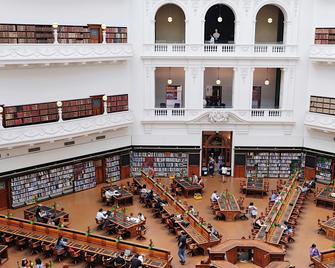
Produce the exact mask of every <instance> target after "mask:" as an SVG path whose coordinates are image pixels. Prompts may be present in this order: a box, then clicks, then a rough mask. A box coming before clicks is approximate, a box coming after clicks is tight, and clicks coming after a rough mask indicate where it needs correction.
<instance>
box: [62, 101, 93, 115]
mask: <svg viewBox="0 0 335 268" xmlns="http://www.w3.org/2000/svg"><path fill="white" fill-rule="evenodd" d="M62 109H63V114H62V116H63V119H64V120H69V119H75V118H81V117H88V116H92V115H93V106H92V99H91V98H87V99H78V100H67V101H63V107H62Z"/></svg>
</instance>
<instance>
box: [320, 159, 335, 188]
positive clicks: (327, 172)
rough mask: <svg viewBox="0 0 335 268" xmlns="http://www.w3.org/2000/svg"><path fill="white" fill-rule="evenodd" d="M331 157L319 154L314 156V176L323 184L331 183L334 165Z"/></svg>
mask: <svg viewBox="0 0 335 268" xmlns="http://www.w3.org/2000/svg"><path fill="white" fill-rule="evenodd" d="M332 162H333V161H332V159H331V158H327V157H322V156H319V157H317V158H316V166H315V178H316V180H317V182H319V183H323V184H333V173H334V165H333V163H332Z"/></svg>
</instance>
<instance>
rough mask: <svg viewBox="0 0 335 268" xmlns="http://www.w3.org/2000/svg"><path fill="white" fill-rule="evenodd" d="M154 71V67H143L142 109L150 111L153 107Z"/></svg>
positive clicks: (154, 93)
mask: <svg viewBox="0 0 335 268" xmlns="http://www.w3.org/2000/svg"><path fill="white" fill-rule="evenodd" d="M155 71H156V67H154V66H151V65H147V66H146V67H145V72H146V74H145V82H144V94H143V95H144V109H152V108H154V107H155V95H156V92H155Z"/></svg>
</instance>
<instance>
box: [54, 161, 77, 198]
mask: <svg viewBox="0 0 335 268" xmlns="http://www.w3.org/2000/svg"><path fill="white" fill-rule="evenodd" d="M73 174H74V173H73V165H66V166H61V167H57V168H53V169H50V170H49V178H50V181H51V182H52V194H51V195H50V196H51V197H55V196H58V195H62V194H68V193H72V192H73Z"/></svg>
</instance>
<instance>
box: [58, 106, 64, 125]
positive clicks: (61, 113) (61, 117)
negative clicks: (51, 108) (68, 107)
mask: <svg viewBox="0 0 335 268" xmlns="http://www.w3.org/2000/svg"><path fill="white" fill-rule="evenodd" d="M62 106H63V103H62V102H61V101H57V107H58V122H62V121H63V110H62Z"/></svg>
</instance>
